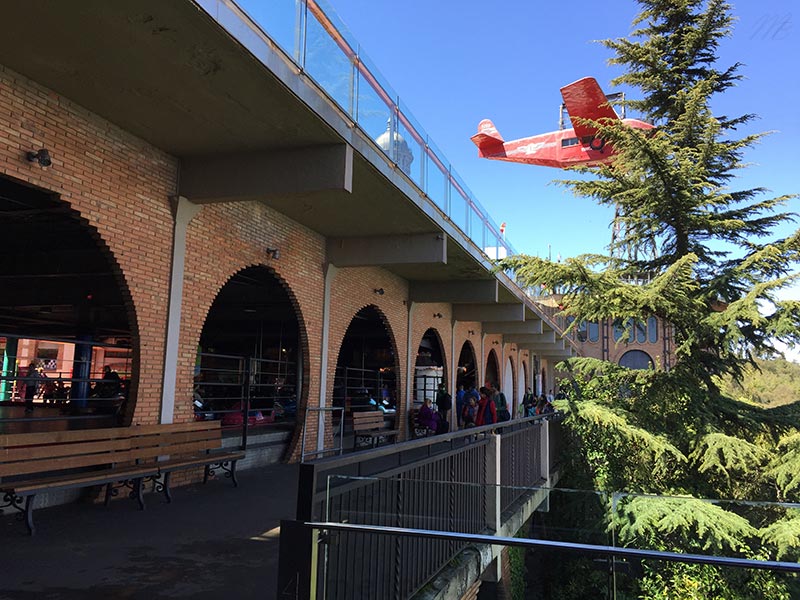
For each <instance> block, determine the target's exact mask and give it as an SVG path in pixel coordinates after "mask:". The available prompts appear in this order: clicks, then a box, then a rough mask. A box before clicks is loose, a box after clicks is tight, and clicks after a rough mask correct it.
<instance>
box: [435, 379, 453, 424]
mask: <svg viewBox="0 0 800 600" xmlns="http://www.w3.org/2000/svg"><path fill="white" fill-rule="evenodd" d="M436 408H437V410H438V411H439V417H440V419H441V422H442V423H449V421H448V420H447V415H448V413H449V412H450V409H452V408H453V397H452V396H451V395H450V394H448V393H447V387H446V386H445V385H444V384H443V383H440V384H439V389H438V391H437V392H436Z"/></svg>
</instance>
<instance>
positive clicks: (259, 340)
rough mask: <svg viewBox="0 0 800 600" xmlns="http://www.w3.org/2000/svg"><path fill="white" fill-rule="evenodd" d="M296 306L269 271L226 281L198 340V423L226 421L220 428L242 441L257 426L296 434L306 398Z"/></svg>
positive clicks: (242, 273)
mask: <svg viewBox="0 0 800 600" xmlns="http://www.w3.org/2000/svg"><path fill="white" fill-rule="evenodd" d="M295 306H296V302H294V301H293V298H292V297H291V295H290V291H289V290H288V288H287V287H286V284H285V283H284V282H283V281H282V280H281V279H279V278H278V277H277V276H276V275H275V274H274V272H272V271H271V270H270V269H268V268H267V267H264V266H252V267H247V268H245V269H242V270H241V271H239V272H238V273H236V274H235V275H234V276H233V277H231V278H230V279H229V280H228V282H227V283H226V284H225V285H224V286H223V287H222V289H221V290H220V291H219V293H218V294H217V297H216V298H215V299H214V302H213V304H212V305H211V308H210V310H209V311H208V316H207V317H206V322H205V324H204V325H203V331H202V333H201V335H200V343H199V345H198V348H197V360H196V362H195V372H194V375H195V385H194V410H195V416H196V418H198V419H221V420H222V425H223V428H230V429H239V428H242V431H243V434H244V433H246V431H247V427H250V426H256V425H257V426H262V425H264V426H266V425H272V424H274V425H276V426H280V425H283V426H284V427H285V428H286V429H289V430H291V429H293V427H294V424H295V422H296V419H297V405H298V401H299V399H301V398H302V397H303V391H304V390H303V372H304V369H303V364H304V349H303V347H302V341H301V340H302V338H301V331H300V320H299V318H298V314H297V310H296V308H295ZM245 416H246V418H245ZM288 435H289V434H288V433H287V436H286V437H287V438H288ZM284 441H288V440H286V439H285V440H284Z"/></svg>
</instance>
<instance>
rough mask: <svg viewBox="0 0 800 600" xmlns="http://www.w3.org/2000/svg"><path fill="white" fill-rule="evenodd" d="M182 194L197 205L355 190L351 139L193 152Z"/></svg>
mask: <svg viewBox="0 0 800 600" xmlns="http://www.w3.org/2000/svg"><path fill="white" fill-rule="evenodd" d="M180 173H181V174H180V185H179V187H180V195H181V196H184V197H186V198H188V199H189V200H191V201H192V202H194V203H195V204H208V203H214V202H238V201H242V200H263V199H267V198H272V197H286V196H293V195H297V194H309V193H312V192H330V191H342V192H347V193H349V192H352V191H353V148H352V146H349V145H347V144H335V145H330V146H314V147H309V148H299V149H296V150H282V151H280V152H246V153H242V154H233V155H224V156H199V157H194V158H192V157H190V158H187V159H184V160H182V161H181V171H180Z"/></svg>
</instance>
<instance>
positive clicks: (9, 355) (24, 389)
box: [0, 177, 139, 433]
mask: <svg viewBox="0 0 800 600" xmlns="http://www.w3.org/2000/svg"><path fill="white" fill-rule="evenodd" d="M0 237H2V240H3V252H2V256H0V276H1V277H2V284H0V358H1V359H2V370H1V371H0V433H21V432H28V431H50V430H60V429H75V428H83V427H109V426H115V425H122V424H125V422H127V421H129V420H130V416H131V415H132V414H133V406H132V402H131V403H130V405H129V404H128V402H127V400H128V399H129V398H131V399H133V398H135V389H134V388H135V383H136V380H137V377H138V366H139V365H138V352H137V349H138V336H137V333H138V332H137V326H136V319H135V313H134V310H133V302H132V300H131V296H130V293H129V291H128V289H127V285H126V283H125V280H124V278H123V276H122V273H121V270H120V269H119V266H118V265H117V263H116V260H115V259H114V257H113V255H112V254H111V252H110V250H109V249H108V247H107V246H106V245H105V243H104V242H103V240H102V239H101V238H100V235H99V233H98V232H97V230H96V229H95V228H94V227H92V226H91V225H89V223H88V222H87V221H86V219H83V218H82V217H81V216H80V214H79V213H78V212H77V211H75V210H73V209H72V208H71V207H70V205H69V204H68V203H67V202H65V201H63V200H61V199H60V198H59V196H58V195H57V194H53V193H50V192H46V191H43V190H40V189H37V188H34V187H31V186H28V185H25V184H22V183H18V182H16V181H13V180H11V179H9V178H5V177H0Z"/></svg>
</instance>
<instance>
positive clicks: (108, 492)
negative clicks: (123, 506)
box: [103, 482, 114, 506]
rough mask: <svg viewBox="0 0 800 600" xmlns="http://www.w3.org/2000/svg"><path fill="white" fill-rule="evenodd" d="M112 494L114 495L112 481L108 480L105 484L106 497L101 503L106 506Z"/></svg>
mask: <svg viewBox="0 0 800 600" xmlns="http://www.w3.org/2000/svg"><path fill="white" fill-rule="evenodd" d="M113 495H114V483H113V482H109V483H107V484H106V497H105V499H104V500H103V505H105V506H108V504H109V503H110V502H111V496H113Z"/></svg>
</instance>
